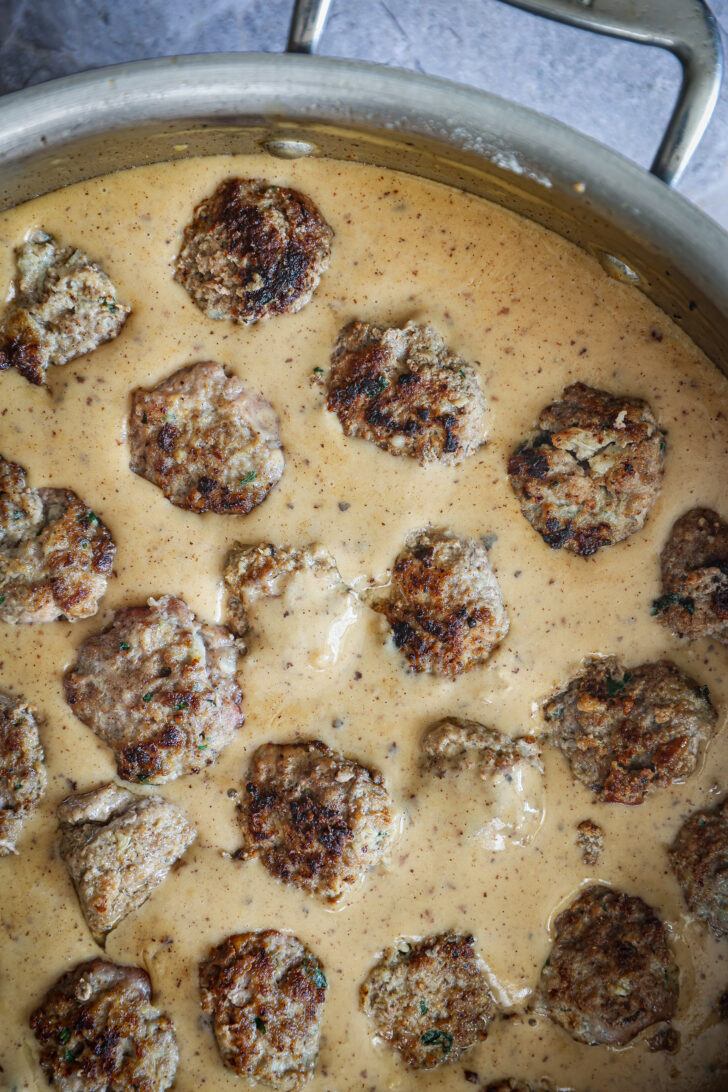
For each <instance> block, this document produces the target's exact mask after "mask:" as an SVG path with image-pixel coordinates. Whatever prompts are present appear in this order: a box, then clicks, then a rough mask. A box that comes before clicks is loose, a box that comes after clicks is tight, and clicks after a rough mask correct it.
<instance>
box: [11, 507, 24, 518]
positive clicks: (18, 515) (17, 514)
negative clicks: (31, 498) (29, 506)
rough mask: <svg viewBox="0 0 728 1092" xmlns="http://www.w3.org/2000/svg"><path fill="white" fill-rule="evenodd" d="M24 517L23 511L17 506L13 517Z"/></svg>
mask: <svg viewBox="0 0 728 1092" xmlns="http://www.w3.org/2000/svg"><path fill="white" fill-rule="evenodd" d="M22 518H23V513H22V512H21V511H20V510H19V509H18V508H16V509H15V511H14V512H13V519H22Z"/></svg>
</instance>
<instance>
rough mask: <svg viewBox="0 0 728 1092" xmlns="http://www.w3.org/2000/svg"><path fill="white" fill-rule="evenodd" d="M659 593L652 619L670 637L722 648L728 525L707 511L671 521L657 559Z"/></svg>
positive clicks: (727, 628) (727, 606)
mask: <svg viewBox="0 0 728 1092" xmlns="http://www.w3.org/2000/svg"><path fill="white" fill-rule="evenodd" d="M660 569H661V574H662V594H661V595H660V597H659V599H656V600H655V601H654V603H653V604H652V613H653V614H654V615H655V617H656V618H657V619H658V620H659V621H660V622H661V623H662V625H663V626H665V627H666V628H667V629H669V630H670V632H671V633H674V634H675V636H676V637H691V638H697V637H717V639H718V640H719V641H722V642H723V644H728V523H726V522H725V520H723V519H721V517H720V516H719V515H718V513H717V512H714V511H713V510H712V509H711V508H691V509H690V511H689V512H686V513H685V514H684V515H682V516H681V517H680V519H678V520H676V521H675V524H674V526H673V528H672V531H671V533H670V537H669V539H668V540H667V543H666V544H665V547H664V549H663V551H662V554H661V555H660Z"/></svg>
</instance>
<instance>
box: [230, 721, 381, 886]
mask: <svg viewBox="0 0 728 1092" xmlns="http://www.w3.org/2000/svg"><path fill="white" fill-rule="evenodd" d="M238 808H239V814H240V821H241V824H242V828H243V833H244V836H245V841H244V843H243V846H242V847H241V849H240V850H239V851H238V852H237V854H236V857H237V858H238V859H239V860H248V859H249V858H251V857H255V856H259V857H260V859H261V861H262V862H263V864H264V865H265V867H266V868H267V869H268V871H269V872H270V873H271V874H272V875H273V876H276V877H277V878H278V879H280V880H283V881H284V883H289V884H293V885H294V886H296V887H300V888H302V889H303V890H304V891H309V892H311V893H312V894H315V895H318V896H320V897H321V898H323V899H325V900H326V901H328V902H337V901H338V900H340V899H341V898H342V897H343V896H345V895H347V894H350V893H351V892H352V891H353V890H355V889H356V888H357V887H359V886H360V885H361V884H362V882H363V880H364V878H365V876H366V874H367V873H368V872H370V871H371V870H372V869H373V868H375V867H376V865H377V864H378V863H379V861H380V860H381V858H382V854H383V853H384V850H385V848H386V845H387V841H388V839H389V837H390V836H391V834H392V832H393V827H394V819H393V814H392V801H391V799H390V796H389V793H388V792H387V790H386V789H385V787H384V785H383V783H382V775H381V774H380V773H378V772H377V771H373V770H368V769H366V767H364V766H360V765H359V763H358V762H354V761H353V760H352V759H348V758H344V756H343V755H341V754H338V753H337V752H336V751H332V750H331V749H330V748H329V747H327V746H326V744H325V743H321V742H320V741H319V740H312V741H309V742H305V743H289V744H275V743H266V744H265V745H264V746H262V747H259V748H258V750H257V751H256V752H255V754H254V755H253V757H252V759H251V762H250V767H249V769H248V775H247V778H246V783H245V797H244V799H243V801H242V803H240V804H239V805H238Z"/></svg>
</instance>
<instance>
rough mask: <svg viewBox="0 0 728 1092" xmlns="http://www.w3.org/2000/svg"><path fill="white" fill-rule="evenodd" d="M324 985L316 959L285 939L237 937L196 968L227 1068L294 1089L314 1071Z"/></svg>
mask: <svg viewBox="0 0 728 1092" xmlns="http://www.w3.org/2000/svg"><path fill="white" fill-rule="evenodd" d="M326 985H327V983H326V977H325V975H324V972H323V969H322V967H321V964H320V963H319V961H318V959H317V958H316V957H315V956H314V955H313V954H312V953H311V952H310V951H309V949H308V948H306V946H305V945H303V944H302V943H301V941H300V940H299V939H298V937H294V936H291V934H290V933H279V932H277V931H276V930H274V929H266V930H264V931H262V932H259V933H238V934H236V935H235V936H231V937H228V938H227V940H224V941H223V942H222V944H220V945H218V947H217V948H213V949H212V950H211V952H210V955H209V956H208V958H207V959H206V960H205V961H204V962H202V963H201V964H200V990H201V994H202V1010H203V1012H205V1013H207V1014H208V1016H211V1017H212V1022H213V1029H214V1032H215V1038H216V1039H217V1046H218V1049H219V1051H220V1054H221V1056H222V1060H223V1062H224V1063H225V1065H226V1066H228V1068H229V1069H232V1070H233V1071H234V1072H235V1073H238V1074H239V1075H240V1076H241V1077H249V1078H250V1079H252V1080H254V1081H259V1082H261V1083H263V1084H267V1085H271V1086H272V1087H273V1088H278V1089H293V1088H299V1087H300V1085H301V1083H302V1082H303V1081H305V1080H307V1079H308V1078H309V1077H310V1076H311V1074H312V1073H313V1070H314V1066H315V1065H316V1058H317V1056H318V1047H319V1035H320V1031H321V1018H322V1015H323V1007H324V1001H325V999H326Z"/></svg>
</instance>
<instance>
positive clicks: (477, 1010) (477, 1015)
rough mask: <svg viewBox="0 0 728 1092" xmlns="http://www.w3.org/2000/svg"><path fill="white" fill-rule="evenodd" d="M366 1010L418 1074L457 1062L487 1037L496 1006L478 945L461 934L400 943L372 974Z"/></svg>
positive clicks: (363, 997) (365, 992)
mask: <svg viewBox="0 0 728 1092" xmlns="http://www.w3.org/2000/svg"><path fill="white" fill-rule="evenodd" d="M360 1000H361V1007H362V1011H363V1012H365V1013H366V1015H367V1016H368V1017H369V1018H370V1019H371V1020H372V1022H373V1024H374V1027H375V1029H376V1033H377V1035H379V1036H380V1037H381V1038H382V1039H384V1040H385V1041H386V1042H387V1043H389V1044H390V1045H391V1046H392V1047H393V1048H394V1049H395V1050H396V1051H397V1053H398V1054H399V1055H400V1057H401V1058H402V1061H403V1062H404V1063H405V1064H406V1065H408V1066H412V1068H413V1069H434V1067H435V1066H438V1065H441V1064H442V1063H443V1062H456V1061H457V1060H458V1058H460V1057H461V1055H462V1054H463V1052H464V1051H466V1050H467V1049H468V1047H471V1046H473V1044H474V1043H477V1042H481V1041H482V1040H483V1039H485V1038H486V1037H487V1034H488V1025H489V1023H490V1021H491V1020H492V1019H493V1016H494V1015H495V1005H494V1003H493V999H492V997H491V995H490V990H489V989H488V982H487V979H486V977H485V973H484V971H483V967H482V965H481V963H480V960H479V959H478V957H477V956H476V954H475V941H474V940H473V938H472V937H471V936H466V935H464V934H462V933H454V932H447V933H439V934H437V935H435V936H429V937H425V939H424V940H418V941H408V940H399V941H398V942H397V945H396V946H395V947H394V948H388V949H387V950H386V951H385V952H384V953H383V955H382V958H381V960H380V962H379V963H377V965H376V966H375V967H374V968H373V969H372V970H371V971H370V972H369V975H368V976H367V978H366V980H365V981H364V983H363V984H362V987H361V993H360Z"/></svg>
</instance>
